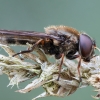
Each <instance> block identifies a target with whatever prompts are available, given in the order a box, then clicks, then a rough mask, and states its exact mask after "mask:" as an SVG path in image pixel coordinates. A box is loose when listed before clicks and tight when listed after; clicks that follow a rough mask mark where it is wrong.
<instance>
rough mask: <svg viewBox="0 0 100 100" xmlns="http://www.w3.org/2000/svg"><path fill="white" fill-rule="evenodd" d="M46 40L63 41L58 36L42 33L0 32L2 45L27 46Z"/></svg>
mask: <svg viewBox="0 0 100 100" xmlns="http://www.w3.org/2000/svg"><path fill="white" fill-rule="evenodd" d="M45 38H49V39H55V40H59V41H61V39H60V38H59V37H57V36H54V35H50V34H46V33H42V32H35V31H14V30H0V43H2V44H17V45H25V44H26V43H27V42H28V43H30V44H33V43H36V42H37V41H38V40H40V39H45Z"/></svg>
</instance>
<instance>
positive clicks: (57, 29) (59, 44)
mask: <svg viewBox="0 0 100 100" xmlns="http://www.w3.org/2000/svg"><path fill="white" fill-rule="evenodd" d="M0 42H1V43H5V44H17V45H19V44H20V45H26V43H27V42H28V43H29V44H32V45H33V46H32V48H30V49H29V50H24V51H21V52H19V53H16V54H15V55H13V56H16V55H19V54H23V53H30V52H32V51H33V50H34V48H35V47H36V46H38V47H39V48H41V49H42V50H43V51H44V53H45V54H49V55H54V56H55V58H56V59H60V58H61V63H60V65H59V76H58V79H59V77H60V72H61V66H62V64H63V58H64V56H66V58H67V59H70V60H72V59H75V58H78V57H79V58H80V60H79V63H78V67H77V69H78V73H79V77H81V76H80V70H79V68H80V65H81V59H83V61H85V62H89V61H90V59H91V58H92V57H93V55H94V49H95V48H96V44H95V42H94V40H93V39H92V38H91V37H89V36H88V35H87V34H84V33H80V32H79V31H77V30H76V29H74V28H72V27H68V26H63V25H60V26H49V27H46V28H45V32H44V33H42V32H35V31H14V30H0ZM76 53H78V54H76Z"/></svg>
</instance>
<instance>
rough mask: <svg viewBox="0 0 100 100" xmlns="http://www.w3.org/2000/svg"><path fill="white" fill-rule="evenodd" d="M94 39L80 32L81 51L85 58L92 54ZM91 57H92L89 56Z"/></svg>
mask: <svg viewBox="0 0 100 100" xmlns="http://www.w3.org/2000/svg"><path fill="white" fill-rule="evenodd" d="M92 51H93V40H92V39H91V38H90V37H89V36H88V35H86V34H80V38H79V53H80V55H81V56H82V57H83V58H87V57H89V56H92V55H91V54H93V53H92ZM89 58H90V57H89Z"/></svg>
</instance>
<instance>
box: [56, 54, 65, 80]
mask: <svg viewBox="0 0 100 100" xmlns="http://www.w3.org/2000/svg"><path fill="white" fill-rule="evenodd" d="M63 60H64V54H62V55H61V62H60V65H59V74H58V78H57V81H59V77H60V74H61V68H62V64H63Z"/></svg>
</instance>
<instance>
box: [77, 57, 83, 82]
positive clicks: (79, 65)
mask: <svg viewBox="0 0 100 100" xmlns="http://www.w3.org/2000/svg"><path fill="white" fill-rule="evenodd" d="M80 67H81V56H80V59H79V63H78V66H77V70H78V75H79V81H80V82H82V78H81V74H80Z"/></svg>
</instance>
